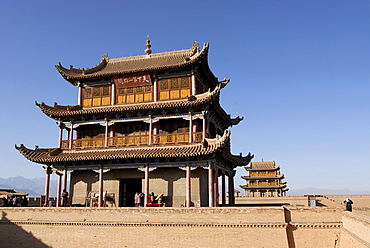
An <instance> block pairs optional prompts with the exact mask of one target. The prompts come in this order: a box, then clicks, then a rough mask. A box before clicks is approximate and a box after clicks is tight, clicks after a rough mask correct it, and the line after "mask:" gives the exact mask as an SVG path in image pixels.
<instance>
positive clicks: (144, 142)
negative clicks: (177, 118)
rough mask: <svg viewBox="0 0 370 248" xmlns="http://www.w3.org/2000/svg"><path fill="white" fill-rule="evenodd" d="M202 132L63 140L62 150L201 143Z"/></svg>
mask: <svg viewBox="0 0 370 248" xmlns="http://www.w3.org/2000/svg"><path fill="white" fill-rule="evenodd" d="M202 136H203V135H202V132H193V133H176V134H156V135H151V136H150V135H130V136H118V137H107V138H92V139H88V138H87V139H73V140H62V141H61V148H62V149H86V148H102V147H124V146H148V145H156V146H157V145H179V144H189V143H200V142H202V140H203V137H202Z"/></svg>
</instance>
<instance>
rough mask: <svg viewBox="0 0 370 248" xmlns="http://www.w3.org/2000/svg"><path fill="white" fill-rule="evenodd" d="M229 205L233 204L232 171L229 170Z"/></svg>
mask: <svg viewBox="0 0 370 248" xmlns="http://www.w3.org/2000/svg"><path fill="white" fill-rule="evenodd" d="M228 175H229V205H230V206H234V172H233V171H229V172H228Z"/></svg>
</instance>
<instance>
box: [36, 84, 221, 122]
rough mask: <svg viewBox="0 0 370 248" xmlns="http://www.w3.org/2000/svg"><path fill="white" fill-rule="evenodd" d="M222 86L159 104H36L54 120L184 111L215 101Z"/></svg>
mask: <svg viewBox="0 0 370 248" xmlns="http://www.w3.org/2000/svg"><path fill="white" fill-rule="evenodd" d="M221 84H222V83H220V84H219V85H217V86H216V87H215V89H214V90H213V91H208V92H205V93H203V94H199V95H195V96H191V97H188V98H186V99H179V100H168V101H158V102H147V103H146V102H141V103H127V104H120V105H109V106H99V107H86V108H84V107H82V106H80V105H75V106H61V105H57V104H54V106H48V105H46V104H45V103H44V102H42V103H41V104H39V103H37V102H36V105H37V106H38V107H39V108H40V109H41V111H42V112H44V113H45V114H46V115H48V116H49V117H51V118H53V119H58V118H60V117H76V116H81V115H96V114H122V113H127V112H130V111H142V112H145V111H153V110H154V111H155V110H163V109H168V108H173V109H184V108H186V109H187V108H190V107H195V106H200V105H202V104H205V103H207V102H210V101H212V100H213V99H215V98H216V97H217V96H218V95H219V93H220V89H221Z"/></svg>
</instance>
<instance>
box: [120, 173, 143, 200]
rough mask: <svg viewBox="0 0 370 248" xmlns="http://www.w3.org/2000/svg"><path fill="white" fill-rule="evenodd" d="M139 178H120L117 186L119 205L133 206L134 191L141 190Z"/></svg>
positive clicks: (138, 191)
mask: <svg viewBox="0 0 370 248" xmlns="http://www.w3.org/2000/svg"><path fill="white" fill-rule="evenodd" d="M141 184H142V179H141V178H127V179H120V187H119V192H120V196H119V206H120V207H135V200H134V197H135V193H136V192H137V193H140V192H141V190H142V189H141Z"/></svg>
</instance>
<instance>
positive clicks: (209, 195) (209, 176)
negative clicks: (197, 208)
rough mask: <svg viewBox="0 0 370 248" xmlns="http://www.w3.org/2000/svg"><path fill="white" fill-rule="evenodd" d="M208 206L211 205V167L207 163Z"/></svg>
mask: <svg viewBox="0 0 370 248" xmlns="http://www.w3.org/2000/svg"><path fill="white" fill-rule="evenodd" d="M208 201H209V202H208V206H209V207H213V206H214V205H213V168H212V166H211V165H210V164H209V165H208Z"/></svg>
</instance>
